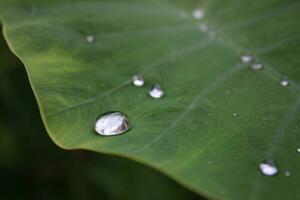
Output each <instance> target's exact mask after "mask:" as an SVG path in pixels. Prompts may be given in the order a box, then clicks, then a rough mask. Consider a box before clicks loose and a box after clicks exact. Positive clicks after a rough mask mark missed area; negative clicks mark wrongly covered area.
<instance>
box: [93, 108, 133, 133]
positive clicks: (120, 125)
mask: <svg viewBox="0 0 300 200" xmlns="http://www.w3.org/2000/svg"><path fill="white" fill-rule="evenodd" d="M129 129H130V124H129V120H128V118H127V116H126V115H124V114H123V113H121V112H109V113H105V114H103V115H101V116H100V117H99V118H98V119H97V121H96V124H95V131H96V132H97V133H98V134H99V135H103V136H112V135H119V134H122V133H125V132H126V131H128V130H129Z"/></svg>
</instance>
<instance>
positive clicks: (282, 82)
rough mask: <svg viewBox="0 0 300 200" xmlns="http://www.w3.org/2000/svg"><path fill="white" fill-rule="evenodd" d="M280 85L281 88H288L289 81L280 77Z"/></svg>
mask: <svg viewBox="0 0 300 200" xmlns="http://www.w3.org/2000/svg"><path fill="white" fill-rule="evenodd" d="M280 85H282V86H288V85H289V80H288V79H287V77H282V78H281V79H280Z"/></svg>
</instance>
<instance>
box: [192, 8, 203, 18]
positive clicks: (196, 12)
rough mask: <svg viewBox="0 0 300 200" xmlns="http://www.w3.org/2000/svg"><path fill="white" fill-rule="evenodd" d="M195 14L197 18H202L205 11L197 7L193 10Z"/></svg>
mask: <svg viewBox="0 0 300 200" xmlns="http://www.w3.org/2000/svg"><path fill="white" fill-rule="evenodd" d="M193 16H194V18H195V19H202V18H203V17H204V11H203V10H201V9H196V10H194V12H193Z"/></svg>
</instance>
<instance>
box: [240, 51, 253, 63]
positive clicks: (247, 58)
mask: <svg viewBox="0 0 300 200" xmlns="http://www.w3.org/2000/svg"><path fill="white" fill-rule="evenodd" d="M252 59H253V58H252V56H251V55H250V54H247V53H245V54H243V55H241V61H242V62H243V63H250V62H251V61H252Z"/></svg>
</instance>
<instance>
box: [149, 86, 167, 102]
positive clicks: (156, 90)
mask: <svg viewBox="0 0 300 200" xmlns="http://www.w3.org/2000/svg"><path fill="white" fill-rule="evenodd" d="M149 95H150V97H152V98H155V99H159V98H162V97H163V96H164V95H165V92H164V91H163V89H162V88H161V86H160V85H158V84H156V85H154V86H153V87H152V88H151V89H150V91H149Z"/></svg>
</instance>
